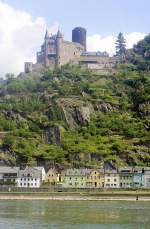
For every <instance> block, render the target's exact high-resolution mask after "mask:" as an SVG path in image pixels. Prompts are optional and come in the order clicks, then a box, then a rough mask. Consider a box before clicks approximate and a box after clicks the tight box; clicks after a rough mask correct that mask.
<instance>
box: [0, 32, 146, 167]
mask: <svg viewBox="0 0 150 229" xmlns="http://www.w3.org/2000/svg"><path fill="white" fill-rule="evenodd" d="M149 46H150V39H149V36H148V37H146V38H145V40H144V41H141V42H139V43H138V44H137V45H136V46H135V47H134V49H133V50H127V53H126V61H125V62H124V63H121V64H117V66H116V68H115V69H114V70H113V72H112V73H108V74H107V75H106V74H102V73H100V72H92V71H90V70H88V69H84V68H82V67H80V66H72V65H65V66H63V67H61V68H57V69H55V70H54V71H50V70H47V71H46V72H44V73H43V75H42V76H41V77H37V78H36V77H33V76H30V75H28V76H26V77H21V76H20V77H17V78H16V79H15V78H12V79H9V80H8V81H7V83H6V84H4V85H1V86H0V158H1V159H3V160H4V161H5V162H6V163H8V164H20V163H22V164H23V163H38V164H41V163H50V164H55V165H61V166H75V167H83V166H87V167H99V166H100V163H101V162H103V161H109V162H111V163H112V164H114V165H117V166H121V165H127V164H128V165H144V164H145V165H150V72H149V59H150V58H149V50H150V48H149Z"/></svg>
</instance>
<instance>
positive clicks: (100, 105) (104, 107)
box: [93, 102, 118, 112]
mask: <svg viewBox="0 0 150 229" xmlns="http://www.w3.org/2000/svg"><path fill="white" fill-rule="evenodd" d="M93 108H94V110H95V111H99V112H108V111H112V110H116V109H118V106H117V105H114V104H113V105H112V104H110V103H105V102H94V103H93Z"/></svg>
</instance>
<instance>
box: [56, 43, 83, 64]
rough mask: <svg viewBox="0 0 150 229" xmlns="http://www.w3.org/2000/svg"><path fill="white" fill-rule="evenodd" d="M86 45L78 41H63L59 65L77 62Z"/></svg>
mask: <svg viewBox="0 0 150 229" xmlns="http://www.w3.org/2000/svg"><path fill="white" fill-rule="evenodd" d="M83 50H84V47H83V46H82V45H80V44H78V43H73V42H68V41H63V40H62V43H61V45H60V58H59V65H64V64H66V63H68V62H75V61H77V60H78V59H79V57H80V55H81V52H82V51H83Z"/></svg>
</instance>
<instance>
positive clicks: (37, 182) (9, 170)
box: [0, 166, 150, 189]
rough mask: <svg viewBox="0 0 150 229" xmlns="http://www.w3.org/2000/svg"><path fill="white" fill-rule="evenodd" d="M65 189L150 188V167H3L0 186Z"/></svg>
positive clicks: (0, 172)
mask: <svg viewBox="0 0 150 229" xmlns="http://www.w3.org/2000/svg"><path fill="white" fill-rule="evenodd" d="M45 183H46V184H51V185H57V184H59V185H61V186H62V187H63V188H97V189H98V188H99V189H100V188H142V187H143V188H150V167H144V168H140V167H136V168H133V167H128V168H127V167H126V168H120V169H118V170H113V169H109V170H108V169H87V168H86V169H67V170H63V171H61V172H60V171H57V170H56V169H55V168H50V169H49V170H48V172H47V173H46V172H45V169H44V167H26V168H25V169H20V168H19V167H3V166H1V167H0V185H14V186H16V187H20V188H39V187H41V186H42V185H43V184H45Z"/></svg>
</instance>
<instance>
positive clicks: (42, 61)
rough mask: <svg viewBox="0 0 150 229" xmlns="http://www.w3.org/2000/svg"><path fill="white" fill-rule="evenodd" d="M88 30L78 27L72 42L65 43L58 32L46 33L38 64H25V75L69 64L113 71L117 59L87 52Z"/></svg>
mask: <svg viewBox="0 0 150 229" xmlns="http://www.w3.org/2000/svg"><path fill="white" fill-rule="evenodd" d="M86 33H87V32H86V29H84V28H81V27H76V28H75V29H73V30H72V42H70V41H65V40H64V38H63V35H62V34H61V32H60V31H59V30H58V32H57V34H56V35H51V36H50V35H49V33H48V31H46V34H45V38H44V43H43V44H42V46H41V51H40V52H37V61H36V64H33V63H31V62H26V63H25V73H30V72H33V71H37V70H39V69H42V68H51V69H53V68H55V67H59V66H62V65H65V64H67V63H72V64H83V65H87V66H88V67H89V68H92V69H111V68H112V67H113V66H114V65H115V59H114V58H111V57H109V55H108V53H107V52H88V51H87V50H86Z"/></svg>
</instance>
